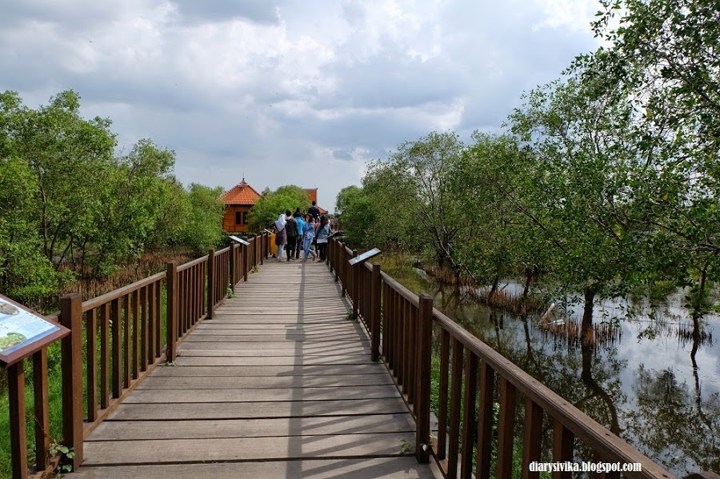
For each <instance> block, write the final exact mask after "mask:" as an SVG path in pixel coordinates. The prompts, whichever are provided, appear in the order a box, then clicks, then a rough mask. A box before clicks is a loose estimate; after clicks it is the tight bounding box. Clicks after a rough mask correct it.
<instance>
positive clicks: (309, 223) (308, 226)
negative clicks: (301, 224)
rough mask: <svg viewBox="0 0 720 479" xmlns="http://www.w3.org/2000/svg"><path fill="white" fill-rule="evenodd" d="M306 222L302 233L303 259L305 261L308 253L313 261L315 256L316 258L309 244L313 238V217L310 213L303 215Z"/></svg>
mask: <svg viewBox="0 0 720 479" xmlns="http://www.w3.org/2000/svg"><path fill="white" fill-rule="evenodd" d="M305 219H306V223H305V234H303V252H304V255H303V261H307V259H308V255H312V259H313V261H315V258H317V255H316V254H315V252H314V251H311V250H310V245H311V244H312V242H313V240H314V239H315V219H314V218H313V217H312V215H311V214H310V213H308V214H307V216H306V217H305Z"/></svg>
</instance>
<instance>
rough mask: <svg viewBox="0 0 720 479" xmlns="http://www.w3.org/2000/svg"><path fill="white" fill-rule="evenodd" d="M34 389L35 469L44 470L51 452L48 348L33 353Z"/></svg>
mask: <svg viewBox="0 0 720 479" xmlns="http://www.w3.org/2000/svg"><path fill="white" fill-rule="evenodd" d="M33 390H34V394H35V469H36V470H37V471H44V470H45V469H47V467H48V455H49V453H50V411H49V408H50V406H49V405H50V401H49V397H48V369H47V348H42V349H41V350H40V351H38V352H37V353H35V354H33Z"/></svg>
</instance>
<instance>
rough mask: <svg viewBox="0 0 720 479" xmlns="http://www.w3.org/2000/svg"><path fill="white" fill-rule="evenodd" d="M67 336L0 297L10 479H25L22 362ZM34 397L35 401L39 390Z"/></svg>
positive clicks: (65, 330)
mask: <svg viewBox="0 0 720 479" xmlns="http://www.w3.org/2000/svg"><path fill="white" fill-rule="evenodd" d="M69 333H70V330H69V329H68V328H66V327H64V326H62V325H60V324H58V323H54V322H52V321H50V320H48V319H46V318H45V317H43V316H42V315H40V314H39V313H36V312H35V311H32V310H30V309H28V308H26V307H25V306H23V305H21V304H19V303H16V302H15V301H13V300H12V299H10V298H7V297H5V296H3V295H1V294H0V366H3V367H5V368H6V370H7V378H8V395H9V412H10V450H11V452H12V454H11V457H12V461H11V462H12V476H13V478H23V479H24V478H26V477H28V460H27V449H26V448H27V444H26V441H27V432H26V429H25V420H24V418H25V374H24V368H23V360H24V359H25V358H26V357H28V356H30V355H32V354H35V353H37V352H38V351H41V350H42V349H43V348H44V347H46V346H47V345H49V344H50V343H52V342H54V341H56V340H58V339H60V338H63V337H65V336H67V335H68V334H69ZM41 393H42V392H41ZM35 394H36V396H35V400H36V401H37V400H38V391H35ZM42 407H45V405H42ZM42 407H41V408H40V409H42ZM36 410H38V405H37V404H36ZM36 439H37V438H36Z"/></svg>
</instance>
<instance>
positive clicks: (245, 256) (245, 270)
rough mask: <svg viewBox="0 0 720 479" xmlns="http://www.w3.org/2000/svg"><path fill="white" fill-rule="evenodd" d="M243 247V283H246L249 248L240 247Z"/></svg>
mask: <svg viewBox="0 0 720 479" xmlns="http://www.w3.org/2000/svg"><path fill="white" fill-rule="evenodd" d="M242 247H243V257H244V258H245V260H244V261H243V266H244V267H243V281H245V282H247V280H248V274H250V246H245V245H242Z"/></svg>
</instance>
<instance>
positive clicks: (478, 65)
mask: <svg viewBox="0 0 720 479" xmlns="http://www.w3.org/2000/svg"><path fill="white" fill-rule="evenodd" d="M61 3H62V8H61V7H60V4H61ZM594 3H595V2H593V1H590V0H565V1H560V0H533V1H532V2H527V1H526V0H508V1H506V2H494V3H489V2H477V1H474V0H433V1H430V0H377V1H374V2H365V1H362V0H342V1H339V2H327V1H323V0H306V1H303V2H287V1H284V0H277V1H269V0H268V1H266V0H252V1H248V2H235V1H231V0H219V1H218V2H195V1H194V0H152V1H148V0H118V1H117V2H111V3H102V4H100V3H98V2H95V1H93V0H66V1H64V2H55V1H51V0H6V1H5V2H4V11H3V17H2V18H0V71H2V72H3V75H2V76H0V89H2V90H4V89H12V90H17V91H19V92H20V94H21V96H22V97H23V98H24V99H25V100H26V102H27V103H28V104H29V105H32V106H35V105H37V104H38V103H40V102H43V103H44V102H47V100H48V98H49V97H50V96H51V95H54V94H56V93H57V92H59V91H61V90H63V89H68V88H72V89H75V90H76V91H78V92H79V93H80V94H81V96H82V97H83V111H84V112H86V113H87V115H88V116H90V115H100V116H108V117H110V118H112V119H113V122H114V129H115V131H117V133H118V139H119V143H120V145H121V146H122V147H124V148H126V149H127V148H129V147H130V146H131V145H132V144H133V143H134V142H135V141H137V140H138V139H139V138H142V137H149V138H152V139H153V140H154V141H156V142H157V143H158V144H160V145H163V146H166V147H168V148H172V149H174V150H175V151H176V152H177V163H176V173H177V176H178V177H179V179H180V180H181V181H182V182H183V183H190V182H201V183H204V184H207V185H209V186H214V185H220V186H223V187H226V188H227V187H230V186H232V185H233V184H235V183H236V182H237V181H239V179H240V178H241V176H242V175H243V174H244V175H245V177H246V179H247V181H248V182H250V183H251V184H253V185H254V186H255V187H256V188H258V189H262V188H264V187H265V186H269V187H271V188H276V187H278V186H281V185H282V184H286V183H288V182H295V183H298V184H301V185H303V186H308V187H318V188H319V195H320V198H321V204H324V205H327V206H329V207H332V203H333V202H334V199H335V195H336V194H337V192H338V191H339V190H340V189H341V188H343V187H345V186H348V184H351V183H355V184H358V183H359V181H360V178H361V175H362V171H363V168H364V163H365V162H366V161H368V160H370V159H375V158H379V157H384V156H386V155H387V153H388V151H390V150H393V149H395V148H396V147H397V146H398V145H399V144H400V143H402V142H404V141H407V140H413V139H416V138H419V137H421V136H424V135H426V134H427V133H428V132H429V131H431V130H440V131H444V130H450V129H452V130H456V131H458V132H459V133H461V135H465V136H467V135H469V133H470V132H472V131H473V130H475V129H484V130H487V129H497V128H498V127H499V125H500V123H501V122H502V121H503V119H504V118H505V117H506V116H507V115H508V114H509V113H510V111H511V110H512V108H513V107H514V106H516V105H517V102H518V101H519V98H520V95H521V93H522V92H523V91H524V90H527V89H530V88H532V87H534V86H535V85H537V84H539V83H544V82H547V81H550V80H552V79H553V78H556V77H557V75H558V74H559V73H560V71H561V70H562V69H563V68H564V67H566V66H567V64H568V63H569V61H570V60H571V59H572V58H573V57H574V55H576V54H578V53H581V52H585V51H587V50H589V49H591V48H593V46H594V45H595V40H593V39H592V35H591V33H590V31H589V28H587V21H588V18H589V17H588V16H592V13H594V10H595V9H596V7H595V6H594ZM297 165H302V166H297Z"/></svg>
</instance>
